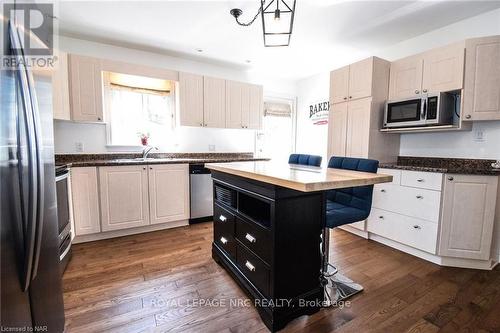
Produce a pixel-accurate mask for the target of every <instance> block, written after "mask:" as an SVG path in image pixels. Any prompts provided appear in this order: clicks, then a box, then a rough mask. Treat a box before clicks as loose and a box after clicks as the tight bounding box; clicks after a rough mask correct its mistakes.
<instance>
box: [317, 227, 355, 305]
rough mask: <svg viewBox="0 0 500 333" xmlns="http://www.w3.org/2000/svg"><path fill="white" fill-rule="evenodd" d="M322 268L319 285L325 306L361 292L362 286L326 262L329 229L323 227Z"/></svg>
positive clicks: (328, 251)
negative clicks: (323, 295)
mask: <svg viewBox="0 0 500 333" xmlns="http://www.w3.org/2000/svg"><path fill="white" fill-rule="evenodd" d="M321 247H322V260H323V262H322V270H321V285H322V286H323V288H324V294H325V297H324V298H325V305H326V307H328V306H332V305H337V304H338V303H339V302H342V301H344V300H345V299H347V298H349V297H351V296H353V295H355V294H357V293H359V292H361V291H362V290H363V286H362V285H360V284H358V283H355V282H354V281H352V280H351V279H349V278H348V277H346V276H344V275H342V274H341V273H339V272H338V270H337V268H335V267H334V266H333V265H330V264H329V263H328V259H329V253H330V229H329V228H323V233H322V242H321Z"/></svg>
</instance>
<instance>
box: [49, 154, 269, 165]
mask: <svg viewBox="0 0 500 333" xmlns="http://www.w3.org/2000/svg"><path fill="white" fill-rule="evenodd" d="M141 157H142V154H138V153H110V154H56V156H55V163H56V165H67V166H68V167H92V166H120V165H123V166H125V165H143V164H180V163H189V164H205V163H223V162H243V161H267V160H269V159H268V158H255V157H254V156H253V153H151V154H149V156H148V158H147V159H146V160H143V159H141Z"/></svg>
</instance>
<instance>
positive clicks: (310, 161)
mask: <svg viewBox="0 0 500 333" xmlns="http://www.w3.org/2000/svg"><path fill="white" fill-rule="evenodd" d="M321 159H322V157H321V156H317V155H306V154H291V155H290V157H289V158H288V163H289V164H301V165H309V166H317V167H319V166H320V165H321Z"/></svg>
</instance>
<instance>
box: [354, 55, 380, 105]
mask: <svg viewBox="0 0 500 333" xmlns="http://www.w3.org/2000/svg"><path fill="white" fill-rule="evenodd" d="M373 62H374V58H373V57H372V58H368V59H365V60H362V61H358V62H355V63H354V64H352V65H350V66H349V96H348V98H349V100H351V99H358V98H364V97H369V96H371V94H372V78H373Z"/></svg>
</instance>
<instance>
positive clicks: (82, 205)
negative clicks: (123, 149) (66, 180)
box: [71, 167, 101, 236]
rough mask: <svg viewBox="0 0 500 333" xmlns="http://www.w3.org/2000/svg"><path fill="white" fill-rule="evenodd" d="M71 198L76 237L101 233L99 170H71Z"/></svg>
mask: <svg viewBox="0 0 500 333" xmlns="http://www.w3.org/2000/svg"><path fill="white" fill-rule="evenodd" d="M71 198H72V202H73V220H74V224H75V235H76V236H81V235H87V234H94V233H98V232H101V222H100V218H99V195H98V190H97V168H95V167H85V168H72V169H71Z"/></svg>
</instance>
